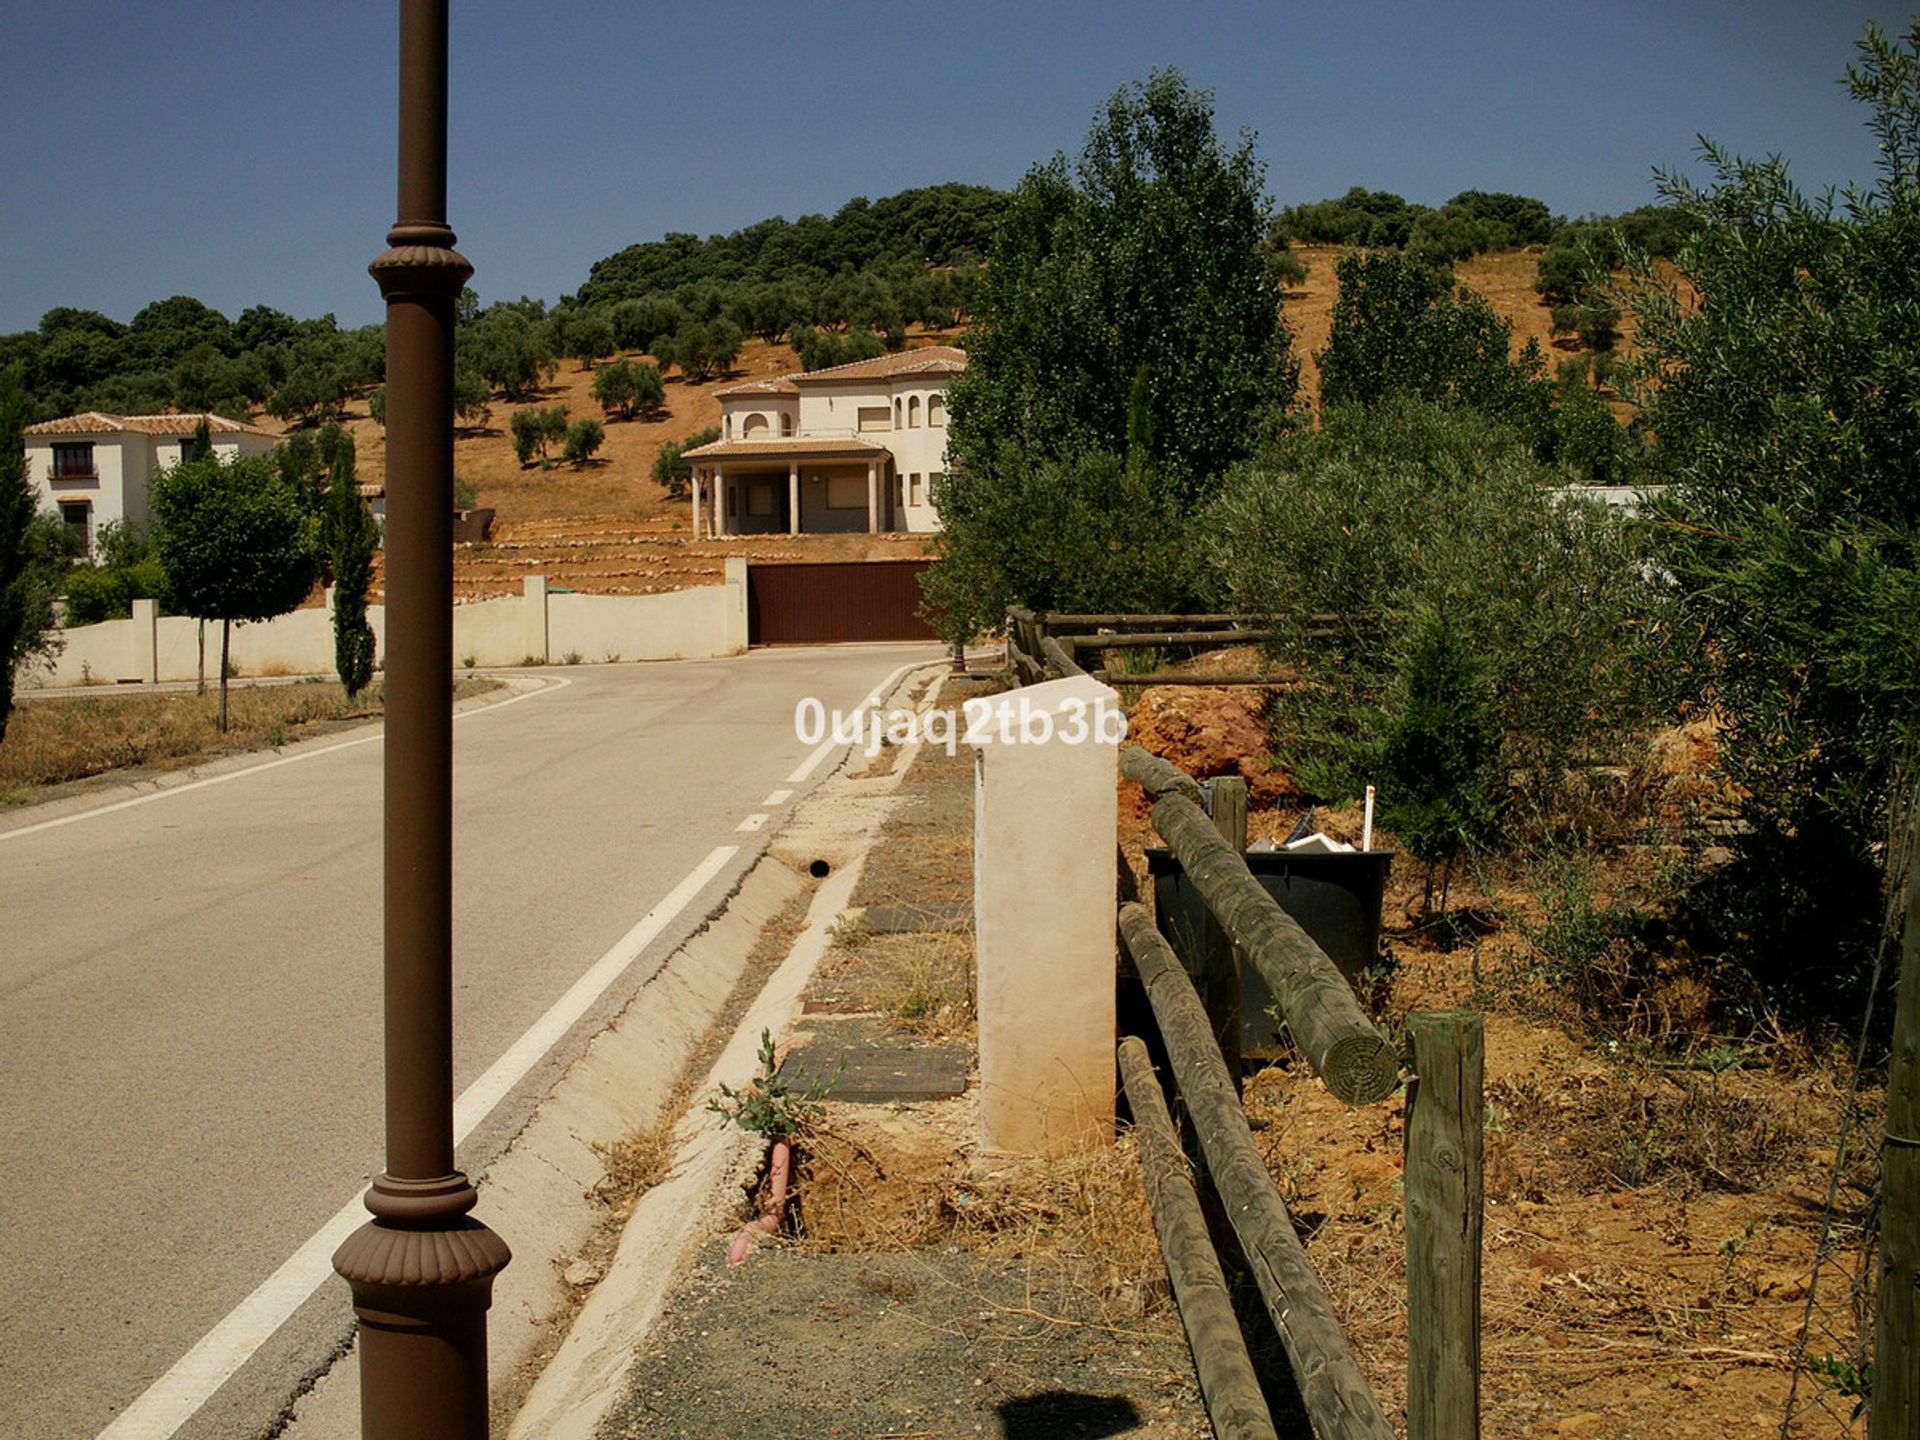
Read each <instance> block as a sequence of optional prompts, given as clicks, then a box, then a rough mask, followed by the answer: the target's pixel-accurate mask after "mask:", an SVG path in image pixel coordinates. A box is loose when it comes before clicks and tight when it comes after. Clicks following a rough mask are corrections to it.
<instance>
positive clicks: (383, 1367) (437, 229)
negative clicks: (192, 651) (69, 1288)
mask: <svg viewBox="0 0 1920 1440" xmlns="http://www.w3.org/2000/svg"><path fill="white" fill-rule="evenodd" d="M446 213H447V0H401V6H400V205H399V219H398V222H397V223H396V224H395V225H394V227H393V229H392V230H390V231H389V232H388V233H387V245H388V249H387V250H386V252H385V253H384V254H382V255H381V256H380V257H379V258H378V259H377V260H375V261H374V262H373V264H372V266H371V267H370V268H371V270H372V272H373V277H374V279H375V280H377V281H378V282H379V284H380V292H381V294H382V295H384V296H385V297H386V301H387V531H386V537H387V538H386V550H387V570H386V574H387V635H386V640H387V655H386V697H387V707H386V708H387V721H386V731H387V734H386V817H385V856H386V945H385V951H386V1079H387V1168H386V1170H385V1172H384V1173H382V1174H381V1175H380V1176H379V1177H378V1178H377V1179H376V1180H375V1181H374V1182H373V1186H372V1188H371V1189H370V1190H369V1191H368V1192H367V1201H366V1203H367V1209H369V1210H370V1211H372V1212H373V1219H372V1220H371V1221H370V1222H369V1223H368V1224H366V1225H364V1226H362V1227H361V1228H360V1229H359V1230H357V1231H356V1232H354V1234H353V1235H352V1236H351V1237H349V1239H348V1240H347V1242H346V1243H345V1244H344V1245H342V1246H341V1247H340V1249H339V1251H338V1252H337V1253H336V1254H335V1255H334V1257H333V1266H334V1269H335V1270H337V1271H339V1272H340V1274H341V1275H342V1276H344V1277H345V1278H346V1281H347V1283H348V1284H349V1285H350V1286H351V1287H352V1289H353V1306H354V1311H355V1313H357V1314H358V1315H359V1317H360V1425H361V1435H362V1436H363V1437H365V1440H484V1437H485V1436H486V1434H487V1306H488V1305H489V1304H490V1303H491V1301H492V1292H493V1277H494V1276H495V1275H497V1274H499V1272H500V1271H501V1270H502V1269H503V1268H504V1267H505V1266H506V1264H507V1261H508V1260H509V1258H511V1257H510V1255H509V1253H508V1250H507V1246H506V1243H505V1242H504V1241H502V1240H501V1239H500V1237H499V1236H497V1235H495V1234H494V1233H493V1232H492V1231H491V1230H489V1229H487V1227H486V1226H484V1225H482V1224H481V1223H480V1222H479V1221H477V1220H475V1219H473V1218H472V1217H471V1216H470V1215H468V1213H467V1212H468V1211H469V1210H471V1209H472V1208H473V1203H474V1199H475V1196H474V1190H473V1185H472V1183H471V1182H470V1181H469V1180H468V1179H467V1177H466V1176H465V1175H463V1174H462V1173H461V1172H460V1171H459V1170H458V1169H456V1168H455V1166H454V1158H453V695H452V684H451V676H452V669H453V533H452V516H453V331H454V314H455V308H456V304H457V302H458V299H459V295H460V290H461V287H462V286H463V285H465V284H466V282H467V278H468V277H469V276H470V275H472V274H473V267H472V266H470V265H469V264H468V263H467V262H466V260H465V259H464V258H463V257H462V256H461V255H460V254H459V252H457V251H456V250H455V249H454V248H453V243H454V238H455V237H454V233H453V231H452V230H451V229H449V228H448V226H447V222H446Z"/></svg>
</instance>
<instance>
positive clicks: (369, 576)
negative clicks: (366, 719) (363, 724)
mask: <svg viewBox="0 0 1920 1440" xmlns="http://www.w3.org/2000/svg"><path fill="white" fill-rule="evenodd" d="M322 529H323V532H324V537H323V543H324V545H325V547H326V551H327V557H328V561H329V563H330V564H331V566H332V568H333V668H334V669H335V670H337V671H338V672H339V673H340V684H341V685H342V686H343V687H345V689H346V692H347V696H348V698H349V699H351V698H352V697H353V696H355V695H358V694H359V693H360V692H361V691H362V690H364V689H366V688H367V682H368V681H370V680H371V679H372V678H373V658H374V635H373V626H372V625H370V624H369V623H368V622H367V590H368V588H369V587H370V586H371V585H372V583H373V552H374V551H375V550H377V549H379V548H380V525H379V522H378V521H376V520H375V519H374V518H373V511H372V510H371V509H369V508H368V506H367V502H366V501H365V500H363V499H362V498H361V496H360V487H359V485H358V483H357V482H356V481H355V478H354V450H353V436H352V435H346V436H343V437H342V439H341V441H340V443H339V444H338V445H337V446H336V447H335V448H334V452H333V465H332V467H331V471H330V473H329V474H328V476H327V511H326V516H325V520H324V523H323V526H322Z"/></svg>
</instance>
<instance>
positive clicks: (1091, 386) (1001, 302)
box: [927, 70, 1299, 640]
mask: <svg viewBox="0 0 1920 1440" xmlns="http://www.w3.org/2000/svg"><path fill="white" fill-rule="evenodd" d="M1262 185H1263V171H1262V167H1261V166H1260V164H1259V162H1258V161H1257V160H1256V159H1255V158H1254V153H1253V141H1252V138H1251V137H1244V138H1243V139H1242V141H1241V143H1240V144H1239V145H1238V146H1237V147H1236V148H1234V149H1233V150H1228V149H1226V148H1225V147H1224V146H1223V145H1222V144H1221V143H1220V141H1219V139H1218V137H1216V136H1215V134H1214V130H1213V102H1212V97H1211V96H1210V95H1208V94H1207V93H1205V92H1202V91H1198V90H1195V89H1193V88H1191V87H1190V86H1189V85H1188V84H1187V82H1186V80H1185V79H1184V78H1183V77H1182V76H1181V75H1180V74H1179V72H1178V71H1174V70H1164V71H1157V72H1155V74H1154V75H1153V76H1152V77H1151V78H1150V79H1149V80H1148V81H1147V83H1146V84H1144V85H1136V86H1134V87H1131V88H1129V89H1123V90H1121V91H1119V92H1117V93H1116V94H1115V95H1114V96H1113V97H1112V98H1111V99H1110V100H1109V101H1108V102H1107V105H1106V107H1105V109H1104V110H1103V111H1102V112H1101V114H1100V115H1099V116H1098V118H1097V119H1096V122H1095V124H1094V126H1093V129H1092V130H1091V132H1090V133H1089V134H1088V136H1087V140H1086V143H1085V145H1084V146H1083V148H1082V150H1081V153H1080V157H1079V159H1078V161H1077V162H1069V161H1068V160H1067V158H1066V157H1065V156H1064V155H1057V156H1055V157H1054V159H1053V160H1051V161H1049V162H1047V163H1046V164H1043V165H1039V166H1036V167H1035V168H1034V169H1033V170H1031V171H1029V172H1028V174H1027V176H1026V178H1025V179H1024V180H1023V181H1022V182H1021V184H1020V188H1019V189H1018V190H1017V191H1016V192H1015V194H1014V196H1013V199H1012V200H1011V202H1010V203H1009V204H1008V206H1007V210H1006V213H1005V215H1004V216H1003V218H1002V220H1001V223H1000V227H999V230H998V232H997V236H996V239H995V242H994V248H993V256H992V261H991V263H990V264H989V265H988V266H987V268H986V272H985V275H984V278H983V279H982V280H981V282H980V286H979V291H978V293H977V295H976V296H975V299H974V325H973V328H972V329H971V330H970V331H969V332H968V335H967V338H966V342H965V343H966V347H967V352H968V367H967V369H966V371H965V372H964V373H963V374H961V375H959V376H958V377H956V378H955V380H954V383H953V386H952V391H951V396H950V406H951V415H952V419H951V429H950V431H949V447H950V455H951V459H952V465H951V468H950V469H949V471H948V472H947V475H946V476H945V477H944V479H943V480H941V481H940V482H938V483H937V484H936V486H935V492H936V493H935V497H934V498H935V502H936V503H937V504H938V505H939V507H940V513H941V518H942V522H943V525H944V527H945V528H944V530H943V532H942V534H941V536H940V539H939V541H938V544H939V547H940V559H939V560H938V562H937V563H936V564H935V565H934V566H933V568H932V570H931V571H930V572H929V574H928V577H927V594H928V600H929V605H930V607H931V609H932V611H934V612H937V613H938V614H939V615H940V616H941V617H942V620H941V623H942V625H943V626H944V627H945V629H946V633H947V635H948V638H949V639H953V640H961V639H964V638H966V637H967V636H969V635H972V634H973V633H975V632H977V631H978V630H980V629H982V628H985V627H990V626H997V625H998V624H999V623H1000V620H1001V616H1002V613H1003V611H1004V607H1005V605H1006V604H1007V603H1009V602H1010V601H1021V600H1030V599H1034V598H1036V597H1034V596H1032V595H1029V594H1027V593H1025V592H1024V590H1023V588H1022V584H1023V582H1021V581H1020V580H1019V579H1018V577H1017V576H1016V575H1015V574H1014V572H1013V571H1012V570H1010V569H1009V568H1008V567H1006V566H1005V565H1004V564H1002V563H1001V561H1000V559H999V558H998V557H1000V556H1001V555H1004V554H1006V553H1008V549H1009V547H1010V546H1012V545H1014V544H1016V543H1034V541H1035V537H1032V536H1029V537H1026V538H1025V539H1024V540H1022V539H1021V537H1016V536H1013V535H1010V534H1008V533H1006V531H1005V529H1004V528H1003V527H1004V525H1005V524H1006V523H1007V522H1008V521H1009V519H1010V518H1011V517H1013V516H1015V515H1018V514H1021V513H1023V511H1024V513H1025V514H1026V516H1027V519H1028V520H1029V521H1031V522H1032V523H1034V524H1037V525H1038V526H1039V527H1040V537H1041V538H1042V539H1043V538H1044V537H1045V536H1049V535H1054V536H1060V537H1061V538H1062V539H1063V540H1064V539H1065V538H1066V537H1065V535H1064V532H1063V528H1062V523H1061V522H1062V520H1063V518H1064V517H1063V516H1053V517H1049V516H1046V515H1034V514H1032V512H1031V511H1030V510H1027V509H1025V504H1026V502H1024V501H1023V500H1022V499H1020V497H1019V496H1018V495H1017V494H1016V493H1015V492H1017V491H1019V490H1021V489H1022V488H1023V487H1024V486H1026V485H1027V484H1028V481H1029V477H1030V476H1032V475H1034V474H1037V473H1040V472H1041V471H1042V470H1043V469H1045V468H1046V467H1049V466H1055V465H1056V463H1057V468H1055V469H1053V470H1052V471H1051V472H1050V473H1052V474H1053V475H1055V477H1056V479H1057V480H1058V482H1059V483H1058V484H1057V485H1055V486H1053V487H1050V490H1049V493H1050V494H1052V495H1054V496H1055V497H1056V498H1057V499H1058V500H1059V501H1060V503H1061V504H1062V505H1063V506H1065V507H1066V509H1067V510H1068V511H1070V512H1072V513H1075V514H1081V515H1084V514H1086V513H1088V509H1089V507H1092V508H1095V509H1097V508H1098V507H1100V506H1102V505H1106V504H1126V505H1129V506H1136V505H1138V504H1139V503H1140V498H1141V495H1142V493H1143V492H1144V493H1145V494H1146V495H1147V496H1149V497H1151V499H1152V503H1151V504H1149V505H1148V506H1147V507H1146V508H1147V511H1148V512H1149V513H1152V514H1154V515H1161V516H1166V515H1170V516H1172V517H1173V518H1174V519H1175V520H1176V521H1177V520H1178V518H1179V517H1180V516H1182V515H1184V513H1185V512H1186V510H1187V509H1188V508H1189V507H1190V506H1191V505H1192V504H1194V503H1195V502H1197V501H1198V500H1200V499H1202V498H1204V497H1205V496H1206V495H1208V494H1209V493H1211V491H1212V489H1213V488H1214V486H1215V484H1216V482H1217V479H1218V477H1219V476H1220V474H1221V473H1222V472H1223V471H1224V470H1225V469H1226V468H1227V467H1228V466H1229V465H1231V464H1232V463H1234V462H1235V461H1237V460H1239V459H1241V458H1243V457H1244V456H1246V455H1247V454H1248V453H1249V452H1250V451H1251V449H1252V448H1253V446H1254V445H1255V444H1256V442H1257V441H1258V439H1259V437H1260V435H1261V434H1262V433H1263V432H1264V431H1266V430H1270V429H1272V428H1273V427H1275V426H1276V425H1278V424H1279V423H1280V422H1281V418H1282V416H1283V415H1284V413H1285V411H1286V409H1287V407H1288V406H1289V405H1290V404H1291V402H1292V399H1293V394H1294V389H1295V385H1296V382H1297V379H1298V373H1299V372H1298V366H1297V365H1296V363H1295V361H1294V360H1293V357H1292V353H1291V349H1290V345H1289V338H1288V333H1287V331H1286V328H1285V326H1284V324H1283V322H1282V321H1281V318H1280V310H1279V292H1278V289H1277V287H1276V286H1275V284H1274V278H1273V274H1272V271H1271V270H1270V268H1269V266H1268V261H1267V258H1266V248H1265V244H1264V226H1263V216H1262V204H1261V190H1262ZM1143 373H1144V377H1145V378H1144V380H1143V381H1142V382H1141V384H1140V388H1139V389H1138V391H1136V377H1138V376H1141V375H1142V374H1143ZM1136 398H1137V400H1138V403H1139V404H1140V405H1143V406H1144V409H1145V413H1146V416H1147V419H1148V422H1149V423H1148V425H1147V430H1148V432H1149V433H1151V435H1152V436H1153V443H1152V448H1151V450H1150V452H1149V453H1147V454H1145V455H1143V456H1139V457H1128V456H1127V455H1126V445H1127V437H1128V433H1129V415H1130V412H1131V411H1132V410H1133V409H1134V408H1135V402H1136ZM1098 456H1106V457H1108V458H1109V459H1111V460H1114V461H1117V462H1123V463H1121V464H1119V466H1118V468H1116V466H1115V465H1108V464H1103V463H1101V462H1099V461H1097V460H1096V458H1095V457H1098ZM1122 479H1123V480H1124V481H1125V483H1124V484H1121V483H1118V482H1119V480H1122ZM1162 497H1164V498H1162ZM1120 523H1121V522H1120V517H1113V520H1112V522H1111V523H1110V524H1109V523H1108V522H1106V521H1102V522H1101V523H1100V525H1098V526H1097V527H1096V528H1097V529H1101V530H1105V531H1108V532H1109V533H1111V532H1112V530H1113V529H1114V528H1115V527H1117V526H1119V525H1120ZM1043 568H1044V567H1043ZM1070 578H1071V577H1070V575H1067V574H1065V573H1064V572H1063V581H1065V580H1070ZM1164 598H1165V599H1167V600H1169V601H1170V600H1173V599H1175V598H1178V597H1176V596H1172V595H1169V596H1166V597H1164Z"/></svg>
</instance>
